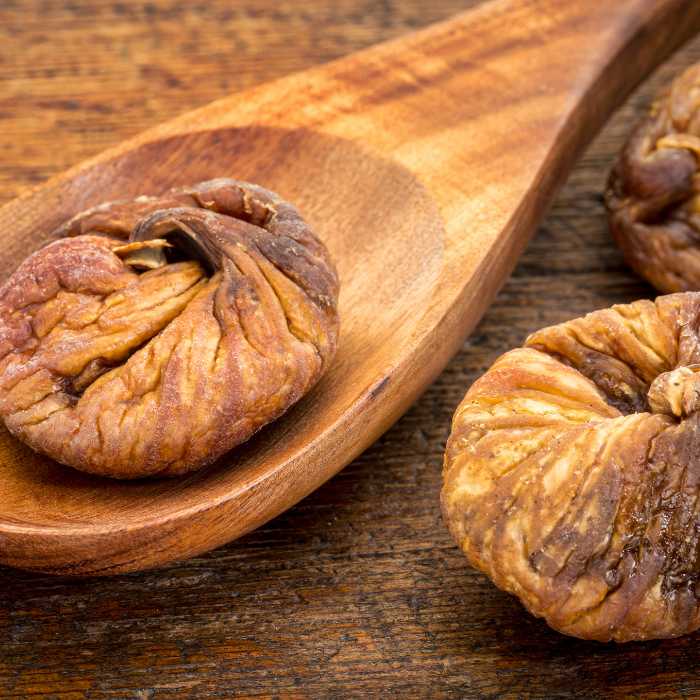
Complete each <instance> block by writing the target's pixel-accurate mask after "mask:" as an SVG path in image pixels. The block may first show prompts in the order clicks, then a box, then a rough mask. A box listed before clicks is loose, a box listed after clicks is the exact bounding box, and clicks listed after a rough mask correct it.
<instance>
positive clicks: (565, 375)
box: [442, 292, 700, 641]
mask: <svg viewBox="0 0 700 700" xmlns="http://www.w3.org/2000/svg"><path fill="white" fill-rule="evenodd" d="M699 372H700V293H694V292H687V293H681V294H673V295H669V296H665V297H659V298H658V299H657V300H656V302H651V301H638V302H635V303H633V304H630V305H620V306H615V307H613V308H611V309H606V310H603V311H597V312H595V313H592V314H589V315H588V316H586V317H585V318H581V319H577V320H574V321H570V322H568V323H564V324H561V325H559V326H554V327H551V328H546V329H544V330H542V331H539V332H537V333H535V334H533V335H531V336H530V337H529V338H528V339H527V342H526V346H525V347H524V348H520V349H517V350H513V351H511V352H508V353H506V354H505V355H503V356H502V357H501V358H499V359H498V360H497V361H496V363H495V364H494V366H493V367H492V368H491V369H490V370H489V371H488V372H487V373H486V374H485V375H484V376H483V377H482V378H481V379H479V380H478V381H477V382H475V383H474V385H473V386H472V387H471V389H470V390H469V392H468V393H467V395H466V397H465V399H464V401H463V402H462V404H461V405H460V407H459V408H458V410H457V413H456V414H455V417H454V421H453V427H452V434H451V436H450V438H449V441H448V444H447V453H446V456H445V471H444V475H445V485H444V489H443V492H442V506H443V513H444V515H445V519H446V522H447V525H448V528H449V530H450V532H451V533H452V535H453V536H454V538H455V539H456V540H457V542H458V543H459V545H460V547H461V548H462V549H463V550H464V552H465V553H466V554H467V556H468V557H469V560H470V562H471V563H472V564H473V565H474V566H475V567H477V568H478V569H480V570H481V571H484V572H486V573H487V574H488V576H489V577H490V578H491V579H492V580H493V581H494V583H496V585H498V586H499V587H501V588H503V589H505V590H507V591H509V592H511V593H514V594H516V595H518V596H519V597H520V599H521V601H522V602H523V604H524V605H525V607H526V608H527V609H528V610H529V611H530V612H531V613H533V614H534V615H537V616H539V617H544V618H545V619H546V620H547V622H548V623H549V624H550V625H551V626H552V627H553V628H555V629H557V630H559V631H561V632H565V633H567V634H571V635H575V636H578V637H583V638H586V639H595V640H601V641H607V640H613V639H614V640H617V641H628V640H642V639H653V638H660V637H673V636H678V635H681V634H684V633H686V632H690V631H692V630H695V629H696V628H697V627H698V626H700V605H699V602H698V601H699V600H700V430H699V429H698V428H699V422H700V413H699V412H698V408H700V373H699Z"/></svg>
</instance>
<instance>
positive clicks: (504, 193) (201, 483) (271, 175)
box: [0, 0, 700, 574]
mask: <svg viewBox="0 0 700 700" xmlns="http://www.w3.org/2000/svg"><path fill="white" fill-rule="evenodd" d="M698 26H700V5H698V4H697V3H695V2H691V1H690V0H618V2H616V3H614V4H601V3H600V2H598V0H578V2H576V3H571V2H569V0H539V1H538V2H533V1H532V0H494V2H491V3H487V4H484V5H482V6H481V7H479V8H477V9H475V10H473V11H472V12H466V13H462V14H460V15H458V16H456V17H454V18H451V19H450V20H449V21H446V22H442V23H438V24H436V25H433V26H432V27H430V28H428V29H425V30H422V31H420V32H417V33H415V34H411V35H408V36H407V37H405V38H399V39H396V40H394V41H390V42H386V43H383V44H379V45H377V46H376V47H372V48H371V49H368V50H366V51H363V52H358V53H355V54H353V55H352V56H349V57H347V58H343V59H341V60H338V61H335V62H332V63H329V64H326V65H324V66H322V67H319V68H316V69H314V70H311V71H306V72H303V73H300V74H297V75H295V76H290V77H288V78H285V79H282V80H279V81H276V82H274V83H268V84H266V85H262V86H260V87H258V88H253V89H251V90H247V91H244V92H242V93H237V94H235V95H233V96H231V97H228V98H225V99H223V100H220V101H218V102H214V103H212V104H211V105H207V106H205V107H202V108H200V109H197V110H194V111H193V112H190V113H187V114H184V115H183V116H182V117H178V118H176V119H174V120H171V121H170V122H167V123H165V124H163V125H161V126H158V127H156V128H154V129H152V130H149V131H147V132H145V133H143V134H141V135H139V136H137V137H135V138H134V139H131V140H128V141H126V142H124V143H122V144H120V145H119V146H118V147H116V148H115V149H112V150H108V151H106V152H104V153H102V154H100V155H99V156H97V157H96V158H94V159H91V160H89V161H87V162H85V163H82V164H80V165H79V166H76V167H75V168H73V169H71V170H69V171H67V172H66V173H64V174H62V175H61V176H60V177H57V178H54V179H53V180H51V181H49V182H48V183H46V185H44V186H41V187H39V188H37V189H36V190H35V191H34V192H31V193H28V194H27V195H26V196H21V197H19V198H17V199H16V200H14V201H13V202H12V203H10V204H8V205H6V206H5V207H4V208H3V209H2V210H0V231H3V232H4V256H3V258H2V260H1V261H0V277H3V276H4V277H5V278H6V276H7V275H8V274H9V273H10V271H11V270H13V269H14V267H15V266H16V265H18V264H19V262H20V261H21V260H23V259H24V257H25V256H26V254H27V252H28V251H29V250H34V249H36V248H38V247H39V246H40V245H42V243H43V242H44V241H45V240H47V237H49V236H50V235H51V233H52V231H53V230H54V229H55V228H56V226H57V225H59V224H60V223H62V222H63V221H65V220H66V219H67V218H69V217H71V216H72V215H74V214H76V213H78V212H79V211H81V210H82V209H85V208H87V207H90V206H94V205H96V204H99V203H101V202H103V201H105V200H114V199H131V198H133V197H136V196H137V195H140V194H157V193H161V192H163V191H165V190H166V189H168V188H169V187H172V186H176V187H177V186H183V185H186V184H188V183H196V182H200V181H203V180H209V179H211V178H214V177H234V178H235V179H238V180H243V181H250V182H256V183H258V184H260V185H262V186H263V187H265V188H267V189H270V190H273V191H275V192H277V193H278V194H279V195H280V196H281V197H282V198H283V199H286V200H288V201H291V202H293V203H294V204H295V205H296V206H297V207H298V208H299V209H300V210H301V211H302V212H303V213H304V217H305V218H306V220H307V221H308V222H309V223H310V224H311V226H312V227H313V228H314V230H315V231H316V232H317V233H318V234H319V235H320V237H321V238H322V239H323V241H324V243H325V244H326V246H327V248H328V250H329V252H330V254H331V257H332V258H333V259H334V261H335V263H336V265H337V268H338V273H339V277H340V284H341V288H342V290H343V291H342V294H341V297H340V303H339V312H340V317H341V319H342V327H341V335H340V343H339V346H338V351H337V353H336V355H335V357H334V360H333V363H332V364H331V367H330V369H329V370H328V372H327V373H326V374H325V375H324V376H323V378H322V379H321V380H320V382H319V383H318V384H317V385H316V386H315V387H314V388H313V389H312V390H311V391H310V392H309V393H308V394H307V395H306V396H305V397H304V398H303V399H302V400H300V401H299V402H298V403H297V404H296V405H295V406H294V407H293V408H292V409H291V410H290V411H288V412H287V413H286V414H285V415H284V416H283V417H282V418H280V419H279V420H278V421H276V422H275V423H273V424H271V425H269V426H267V427H266V428H265V429H264V430H262V431H261V432H260V433H258V434H257V435H256V436H255V437H254V438H253V439H251V440H250V441H249V442H247V443H246V444H245V446H244V447H241V448H237V449H235V450H233V451H231V452H229V453H227V454H225V455H223V456H222V457H221V458H220V459H219V460H217V462H215V463H214V464H212V465H210V466H209V467H207V468H206V469H202V470H200V471H198V472H196V473H194V474H192V475H185V476H183V477H180V478H178V479H173V480H169V481H161V482H158V483H156V482H141V483H133V484H120V483H115V482H113V481H110V480H107V479H102V480H100V479H98V478H86V477H85V476H84V475H80V474H76V473H75V472H74V471H73V470H71V469H67V468H60V467H59V466H58V465H56V464H54V463H52V462H51V461H50V460H48V459H46V458H43V457H40V456H37V455H35V454H34V453H32V452H31V451H30V450H27V449H24V448H23V447H22V446H21V445H19V444H18V443H17V442H16V441H15V440H14V439H12V438H11V437H10V436H9V435H8V434H6V433H2V434H0V454H1V455H2V459H1V460H0V480H1V481H2V486H3V487H2V490H0V536H1V537H2V544H3V546H2V549H1V550H0V561H2V562H3V563H5V564H10V565H12V566H17V567H20V568H26V569H31V570H34V571H43V572H52V573H62V574H71V573H106V572H112V573H116V572H125V571H134V570H139V569H144V568H147V567H151V566H157V565H160V564H164V563H168V562H171V561H174V560H177V559H184V558H187V557H189V556H192V555H196V554H199V553H201V552H203V551H206V550H207V549H211V548H213V547H216V546H219V545H221V544H223V543H225V542H228V541H230V540H231V539H233V538H235V537H239V536H241V535H243V534H245V533H247V532H249V531H250V530H252V529H254V528H255V527H258V526H260V525H261V524H263V523H265V522H267V521H268V520H269V519H270V518H272V517H274V516H276V515H278V514H279V513H281V512H282V511H284V510H285V509H286V508H288V507H290V506H291V505H293V504H294V503H296V502H298V501H299V500H300V499H301V498H303V497H304V496H306V495H307V494H309V493H310V492H311V491H313V490H314V489H315V488H317V487H318V486H319V485H320V484H322V483H324V482H325V481H326V480H327V479H329V478H330V477H331V476H333V475H334V474H336V473H337V472H338V470H339V469H341V468H342V467H343V466H345V465H346V464H347V463H348V462H350V461H351V460H352V459H353V458H354V457H356V456H357V455H358V454H359V453H360V452H361V451H362V450H363V449H365V448H366V447H368V446H369V445H370V444H371V443H372V442H373V441H374V440H375V439H376V438H377V437H378V436H379V435H381V434H382V433H383V432H384V431H385V430H386V429H387V428H388V427H389V426H390V425H391V424H392V423H393V422H394V421H395V420H396V419H397V418H398V417H399V416H400V415H401V414H403V413H404V411H406V410H407V409H408V407H409V406H410V405H412V404H413V403H414V402H415V400H416V399H417V398H418V396H419V395H420V394H421V393H422V392H423V391H424V390H425V389H426V388H427V386H428V385H429V384H430V383H431V382H432V381H433V380H434V379H435V377H436V376H437V375H438V373H439V372H440V370H441V369H442V368H443V367H444V366H445V364H446V363H447V362H448V361H449V359H450V358H451V357H452V355H453V354H454V352H455V351H456V349H457V348H458V347H459V344H460V343H461V342H462V341H463V339H464V338H465V337H466V335H467V334H468V333H469V331H470V330H471V329H472V328H473V327H474V324H475V323H476V322H477V321H478V319H479V318H480V317H481V316H482V314H483V312H484V311H485V310H486V308H487V306H488V305H489V303H490V302H491V300H492V299H493V297H494V295H495V294H496V292H497V290H498V289H499V288H500V286H501V284H502V282H503V281H504V280H505V278H506V277H507V275H508V274H509V273H510V271H511V270H512V268H513V266H514V265H515V263H516V261H517V259H518V258H519V257H520V254H521V253H522V251H523V250H524V247H525V245H526V243H527V241H528V240H529V239H530V236H531V235H532V233H533V232H534V229H535V227H536V225H537V223H538V222H539V221H540V220H541V217H542V216H543V215H544V213H545V211H546V208H547V206H548V205H549V203H550V202H551V201H552V198H553V196H554V193H555V191H556V190H557V189H558V187H559V185H560V184H561V182H562V180H563V178H564V176H565V174H566V173H567V172H568V171H569V169H570V167H571V166H572V165H573V163H574V161H575V159H576V157H577V155H578V154H579V153H580V152H581V150H582V149H583V147H584V145H585V144H587V143H588V141H589V140H590V138H591V137H592V136H593V135H594V133H595V132H596V131H597V129H598V127H599V126H600V125H601V123H602V121H603V119H604V117H605V116H606V115H608V114H609V113H610V112H611V111H612V109H613V108H614V106H615V105H616V104H617V103H618V102H619V100H620V98H621V97H622V95H624V94H625V93H626V92H627V91H628V90H629V89H631V87H632V86H633V85H635V84H636V82H637V81H638V80H639V79H640V78H641V77H642V76H644V75H645V74H646V73H647V72H648V71H649V70H650V69H651V68H652V67H653V66H655V65H656V63H657V62H658V61H659V60H661V58H663V57H664V56H665V55H667V53H668V52H669V51H670V50H671V49H672V48H673V47H675V46H677V45H678V44H679V43H680V42H681V41H682V39H683V38H684V37H685V36H688V35H690V33H691V30H692V29H693V28H694V27H698ZM10 231H12V233H11V235H10V234H9V232H10Z"/></svg>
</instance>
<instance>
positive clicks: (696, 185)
mask: <svg viewBox="0 0 700 700" xmlns="http://www.w3.org/2000/svg"><path fill="white" fill-rule="evenodd" d="M699 156H700V64H696V65H694V66H691V67H690V68H688V69H687V70H686V71H685V72H684V73H683V74H682V75H680V76H679V77H677V78H676V79H675V80H674V81H673V83H672V84H671V85H670V87H669V88H667V89H666V90H665V91H664V92H663V93H662V94H660V95H659V96H658V97H657V98H656V100H655V101H654V102H653V103H652V105H651V106H650V107H649V109H648V110H647V112H646V114H645V115H644V117H643V118H642V119H641V120H640V121H639V122H638V123H637V124H636V125H635V127H634V129H633V131H632V134H631V136H630V138H629V141H628V142H627V144H626V146H625V147H624V149H623V151H622V153H621V154H620V158H619V161H618V162H617V163H616V164H615V166H614V167H613V169H612V171H611V173H610V178H609V181H608V187H607V191H606V197H605V199H606V206H607V210H608V221H609V224H610V232H611V234H612V237H613V238H614V239H615V242H616V243H617V244H618V245H619V246H620V248H621V249H622V251H623V252H624V254H625V256H626V257H627V260H628V261H629V263H630V265H631V266H632V267H633V268H634V270H635V271H636V272H637V273H639V274H640V275H641V276H642V277H644V278H645V279H647V280H648V281H649V282H651V284H653V285H654V287H656V288H657V289H658V290H659V291H661V292H664V293H669V292H684V291H697V290H700V172H699V171H700V167H699V165H698V157H699Z"/></svg>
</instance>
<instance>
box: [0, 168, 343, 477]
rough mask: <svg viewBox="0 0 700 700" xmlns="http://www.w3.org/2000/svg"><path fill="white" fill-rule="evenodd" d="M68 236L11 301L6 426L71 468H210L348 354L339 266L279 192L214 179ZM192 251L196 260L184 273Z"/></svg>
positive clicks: (30, 267) (119, 208) (113, 212)
mask: <svg viewBox="0 0 700 700" xmlns="http://www.w3.org/2000/svg"><path fill="white" fill-rule="evenodd" d="M103 234H107V235H103ZM60 236H68V237H65V238H61V239H60V240H58V241H56V242H54V243H51V244H50V245H48V246H46V247H45V248H43V249H41V250H39V251H38V252H36V253H34V255H32V256H31V257H30V258H28V259H27V260H26V261H25V262H24V263H23V264H22V265H21V266H20V267H19V269H18V270H17V271H16V272H15V273H14V275H13V276H12V277H11V278H10V280H9V281H8V283H7V284H6V285H5V286H4V287H3V288H2V289H0V358H1V359H0V418H2V420H3V421H4V423H5V425H6V426H7V427H8V429H9V430H10V431H11V432H12V433H13V434H14V435H16V436H17V437H18V438H19V439H20V440H22V441H23V442H25V443H27V444H28V445H29V446H30V447H32V448H33V449H35V450H37V451H38V452H42V453H44V454H47V455H49V456H50V457H52V458H53V459H55V460H57V461H59V462H63V463H64V464H69V465H71V466H73V467H76V468H77V469H80V470H83V471H87V472H91V473H93V474H100V475H106V476H112V477H117V478H120V479H133V478H138V477H144V476H153V475H155V476H174V475H177V474H182V473H184V472H187V471H190V470H193V469H197V468H199V467H202V466H204V465H206V464H209V463H211V462H213V461H214V460H215V459H216V458H217V457H219V456H220V455H222V454H223V453H224V452H226V451H227V450H229V449H231V448H232V447H233V446H235V445H237V444H239V443H241V442H243V441H244V440H247V439H248V438H249V437H250V436H251V435H252V434H253V433H254V432H255V431H256V430H258V429H259V428H260V427H262V426H263V425H264V424H265V423H268V422H269V421H271V420H274V419H275V418H277V417H278V416H280V415H281V414H282V413H283V412H284V411H286V410H287V409H288V408H289V406H291V405H292V404H293V403H294V402H295V401H297V400H298V399H299V398H300V397H301V396H303V395H304V394H305V393H306V392H307V391H308V390H309V389H310V388H311V387H312V386H313V385H314V384H315V383H316V381H317V380H318V379H319V377H320V376H321V375H322V374H323V372H324V370H325V369H326V367H327V366H328V363H329V362H330V360H331V358H332V356H333V353H334V351H335V348H336V345H337V341H338V332H339V319H338V311H337V294H338V280H337V275H336V272H335V268H334V266H333V263H332V262H331V260H330V258H329V256H328V253H327V251H326V249H325V247H324V246H323V244H322V243H321V242H320V240H319V239H318V238H317V237H316V235H315V234H314V233H313V231H312V230H311V229H310V228H309V226H308V225H307V224H306V223H305V222H304V220H303V219H302V217H301V215H300V214H299V212H298V211H297V210H296V209H295V208H294V207H293V206H292V205H291V204H288V203H287V202H284V201H283V200H281V199H280V198H279V197H278V196H277V195H275V194H274V193H273V192H269V191H267V190H264V189H262V188H260V187H257V186H255V185H250V184H247V183H240V184H239V183H236V182H234V181H232V180H225V179H220V180H212V181H210V182H205V183H201V184H200V185H197V186H195V187H191V188H182V189H179V190H173V191H172V192H170V193H169V194H168V195H166V196H165V197H161V198H144V197H141V198H139V199H137V200H136V201H135V202H113V203H107V204H104V205H102V206H100V207H96V208H95V209H91V210H89V211H87V212H84V213H82V214H79V215H78V216H76V217H75V218H74V219H72V220H71V221H69V222H68V223H67V224H65V225H64V226H62V227H61V229H60V230H59V237H60ZM125 236H128V238H129V240H128V241H127V242H125V241H124V240H120V238H119V237H121V238H124V237H125ZM178 249H179V251H180V253H179V254H180V257H181V258H189V259H184V260H180V261H173V262H170V263H168V262H167V256H168V255H172V251H174V250H178ZM128 262H131V263H133V267H131V266H130V265H129V264H127V263H128ZM143 269H145V270H146V271H145V272H143V273H142V274H139V273H138V272H137V270H143Z"/></svg>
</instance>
